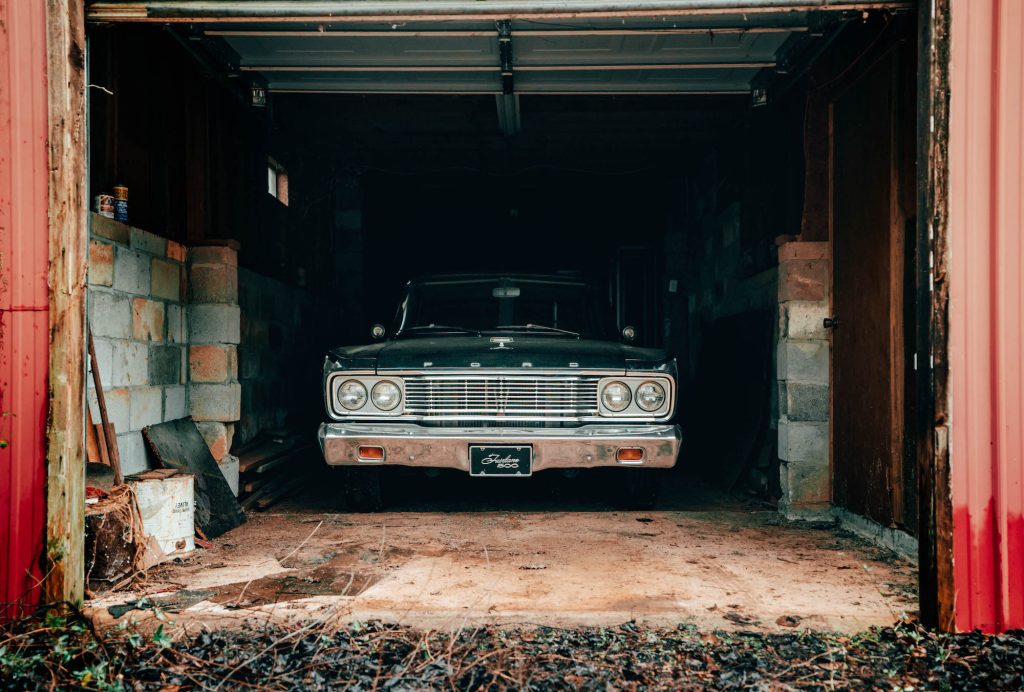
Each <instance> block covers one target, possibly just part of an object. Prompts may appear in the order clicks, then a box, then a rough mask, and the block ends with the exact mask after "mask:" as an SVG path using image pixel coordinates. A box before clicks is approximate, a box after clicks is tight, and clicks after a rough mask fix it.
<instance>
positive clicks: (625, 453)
mask: <svg viewBox="0 0 1024 692" xmlns="http://www.w3.org/2000/svg"><path fill="white" fill-rule="evenodd" d="M615 458H616V459H618V460H619V461H643V460H644V450H642V449H640V448H639V447H623V448H621V449H619V451H617V452H615Z"/></svg>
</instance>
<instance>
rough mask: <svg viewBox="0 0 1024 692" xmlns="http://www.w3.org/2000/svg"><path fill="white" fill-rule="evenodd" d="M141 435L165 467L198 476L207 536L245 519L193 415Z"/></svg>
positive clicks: (199, 512)
mask: <svg viewBox="0 0 1024 692" xmlns="http://www.w3.org/2000/svg"><path fill="white" fill-rule="evenodd" d="M142 437H143V439H145V440H146V446H147V447H149V449H150V451H151V452H153V456H154V457H156V459H157V460H158V461H159V462H160V464H161V465H162V466H164V467H166V468H172V469H178V470H179V471H184V472H186V473H191V474H193V475H194V476H195V478H196V526H198V527H199V528H200V530H202V532H203V533H204V534H205V535H206V536H207V537H209V538H216V537H217V536H220V535H221V534H223V533H225V532H227V531H230V530H231V529H233V528H235V527H236V526H238V525H239V524H242V523H243V522H244V521H245V514H243V513H242V510H241V509H240V508H239V506H238V501H237V500H235V496H234V494H232V492H231V488H230V486H228V482H227V480H225V478H224V474H222V473H221V471H220V469H219V468H218V467H217V462H216V461H214V459H213V456H212V455H211V454H210V448H209V447H207V446H206V442H205V441H204V440H203V437H202V435H200V434H199V429H198V428H197V427H196V424H195V423H194V422H193V421H192V419H191V418H181V419H179V420H173V421H170V422H167V423H160V424H159V425H150V426H148V427H146V428H143V429H142Z"/></svg>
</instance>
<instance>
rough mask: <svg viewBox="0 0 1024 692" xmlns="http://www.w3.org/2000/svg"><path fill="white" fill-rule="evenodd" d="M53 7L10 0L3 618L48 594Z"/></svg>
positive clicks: (0, 339)
mask: <svg viewBox="0 0 1024 692" xmlns="http://www.w3.org/2000/svg"><path fill="white" fill-rule="evenodd" d="M46 133H47V105H46V11H45V4H44V3H42V2H23V1H22V0H0V411H2V413H3V415H2V416H0V439H3V440H6V441H7V442H8V446H7V447H6V448H4V449H0V566H2V569H0V604H2V605H0V619H3V618H4V617H8V616H11V615H13V614H15V613H16V612H17V610H16V609H14V608H12V607H10V605H8V604H12V603H16V602H21V603H25V604H31V603H34V602H35V601H37V600H38V598H39V583H40V579H41V578H42V571H41V559H40V558H41V555H42V551H43V542H44V541H43V537H44V535H45V514H44V512H45V505H44V500H45V492H46V474H45V468H46V467H45V434H46V412H47V406H48V397H47V363H48V351H47V349H48V343H49V339H48V330H49V318H48V315H49V313H48V311H47V306H48V296H47V285H46V277H47V236H48V232H49V231H48V225H47V218H46V213H47V179H48V178H47V175H48V174H47V152H46V136H47V135H46Z"/></svg>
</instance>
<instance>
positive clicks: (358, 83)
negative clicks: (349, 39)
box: [267, 72, 501, 94]
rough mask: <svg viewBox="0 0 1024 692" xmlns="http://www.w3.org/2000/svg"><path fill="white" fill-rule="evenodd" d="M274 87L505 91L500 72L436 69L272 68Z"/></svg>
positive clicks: (270, 76)
mask: <svg viewBox="0 0 1024 692" xmlns="http://www.w3.org/2000/svg"><path fill="white" fill-rule="evenodd" d="M267 77H268V79H267V86H268V88H270V89H271V91H303V90H313V91H338V92H356V93H388V92H401V93H405V92H408V93H430V92H458V93H482V94H491V93H499V92H500V91H501V76H500V75H499V74H498V73H497V72H493V73H489V72H468V73H467V72H448V73H442V74H433V73H416V72H402V73H341V72H321V73H309V72H271V73H268V74H267Z"/></svg>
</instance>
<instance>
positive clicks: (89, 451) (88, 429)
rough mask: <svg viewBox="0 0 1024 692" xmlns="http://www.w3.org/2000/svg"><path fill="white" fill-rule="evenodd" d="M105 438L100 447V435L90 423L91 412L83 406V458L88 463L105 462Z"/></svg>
mask: <svg viewBox="0 0 1024 692" xmlns="http://www.w3.org/2000/svg"><path fill="white" fill-rule="evenodd" d="M106 451H107V446H106V440H105V439H104V445H103V448H102V449H100V436H99V435H98V434H97V433H96V426H95V425H93V423H92V412H91V411H90V410H89V407H88V406H86V407H85V460H86V461H88V462H89V463H90V464H105V463H107V461H106Z"/></svg>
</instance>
